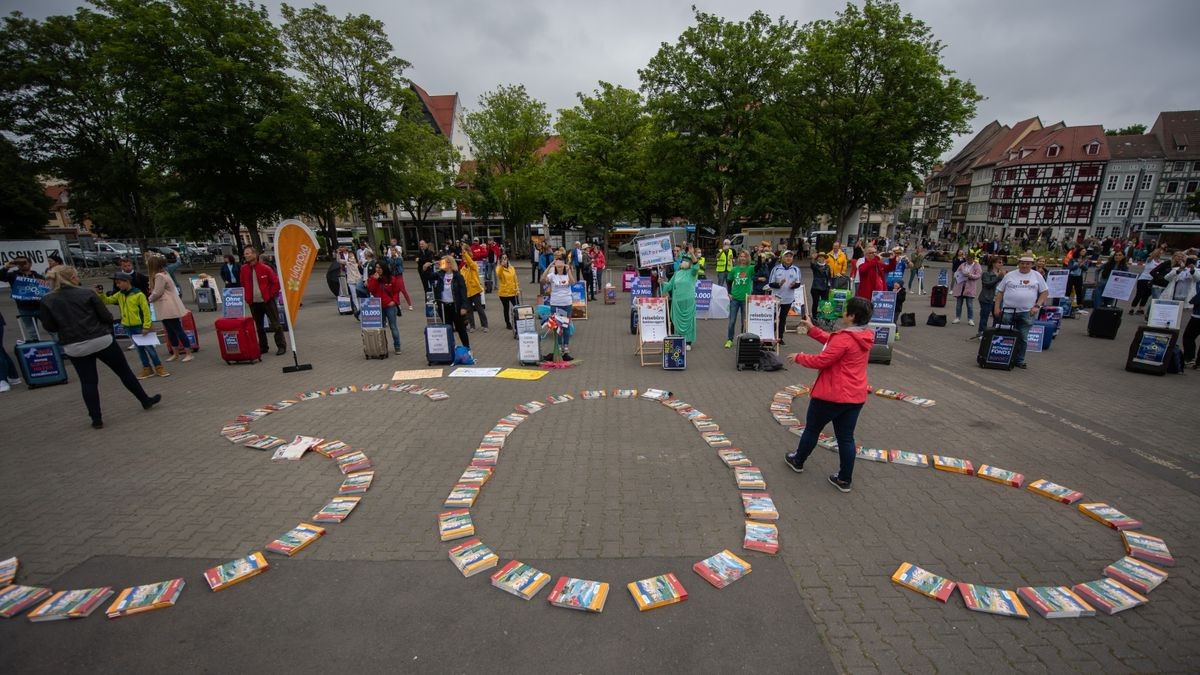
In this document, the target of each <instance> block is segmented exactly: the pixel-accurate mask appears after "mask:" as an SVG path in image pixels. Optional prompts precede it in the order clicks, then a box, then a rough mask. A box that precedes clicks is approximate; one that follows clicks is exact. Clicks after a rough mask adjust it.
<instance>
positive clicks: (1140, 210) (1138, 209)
mask: <svg viewBox="0 0 1200 675" xmlns="http://www.w3.org/2000/svg"><path fill="white" fill-rule="evenodd" d="M1100 215H1104V214H1103V213H1102V214H1100ZM1133 215H1134V217H1135V218H1141V217H1142V216H1144V215H1146V202H1145V200H1139V201H1138V203H1137V204H1134V206H1133Z"/></svg>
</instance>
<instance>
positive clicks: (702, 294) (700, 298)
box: [696, 279, 713, 312]
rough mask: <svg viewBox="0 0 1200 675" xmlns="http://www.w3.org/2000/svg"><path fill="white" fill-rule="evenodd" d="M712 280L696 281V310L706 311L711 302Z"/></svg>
mask: <svg viewBox="0 0 1200 675" xmlns="http://www.w3.org/2000/svg"><path fill="white" fill-rule="evenodd" d="M712 288H713V287H712V282H711V281H709V280H707V279H702V280H700V281H697V282H696V311H697V312H707V311H708V307H709V305H711V304H712Z"/></svg>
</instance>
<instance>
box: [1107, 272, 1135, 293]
mask: <svg viewBox="0 0 1200 675" xmlns="http://www.w3.org/2000/svg"><path fill="white" fill-rule="evenodd" d="M1137 278H1138V275H1137V273H1135V272H1122V271H1121V270H1113V271H1112V273H1111V274H1109V275H1108V282H1106V283H1105V284H1104V292H1103V293H1101V294H1100V297H1102V298H1112V299H1114V300H1128V299H1130V298H1132V297H1133V292H1134V290H1136V289H1137Z"/></svg>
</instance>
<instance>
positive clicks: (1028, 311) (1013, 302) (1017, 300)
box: [992, 251, 1050, 369]
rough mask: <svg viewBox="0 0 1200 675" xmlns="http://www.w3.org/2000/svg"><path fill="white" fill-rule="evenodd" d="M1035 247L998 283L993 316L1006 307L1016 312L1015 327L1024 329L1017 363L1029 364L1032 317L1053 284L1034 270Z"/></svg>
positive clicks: (1038, 310)
mask: <svg viewBox="0 0 1200 675" xmlns="http://www.w3.org/2000/svg"><path fill="white" fill-rule="evenodd" d="M1033 263H1034V257H1033V252H1032V251H1026V252H1024V253H1022V254H1021V257H1020V258H1018V259H1017V269H1015V270H1013V271H1011V272H1009V273H1008V274H1005V275H1004V278H1003V279H1001V280H1000V283H999V284H997V286H996V307H995V309H994V310H992V316H993V317H994V318H997V319H999V318H1000V315H1001V314H1002V313H1003V312H1004V310H1012V312H1013V328H1015V329H1016V330H1017V331H1019V332H1020V333H1021V339H1020V340H1017V349H1016V352H1017V353H1016V361H1017V363H1016V366H1017V367H1018V368H1022V369H1023V368H1026V367H1028V366H1026V365H1025V351H1026V347H1027V345H1028V342H1029V329H1030V328H1031V327H1032V326H1033V320H1034V319H1036V318H1037V316H1038V314H1039V313H1040V312H1041V311H1042V307H1044V306H1045V303H1046V296H1047V295H1048V294H1049V293H1050V287H1049V286H1047V285H1046V280H1045V279H1043V278H1042V275H1040V274H1038V273H1037V272H1034V271H1033Z"/></svg>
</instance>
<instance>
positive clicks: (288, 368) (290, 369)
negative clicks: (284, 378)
mask: <svg viewBox="0 0 1200 675" xmlns="http://www.w3.org/2000/svg"><path fill="white" fill-rule="evenodd" d="M302 370H312V364H311V363H297V364H296V365H294V366H284V367H283V372H285V373H298V372H300V371H302Z"/></svg>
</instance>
